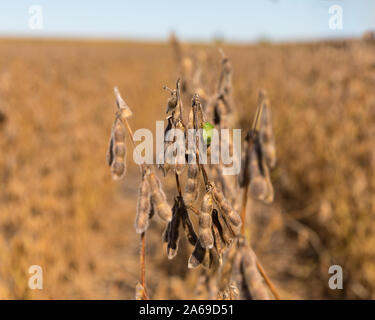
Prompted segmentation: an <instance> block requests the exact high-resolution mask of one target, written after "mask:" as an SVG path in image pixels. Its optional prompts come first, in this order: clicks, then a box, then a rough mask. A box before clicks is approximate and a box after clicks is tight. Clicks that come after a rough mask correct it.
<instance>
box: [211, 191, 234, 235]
mask: <svg viewBox="0 0 375 320" xmlns="http://www.w3.org/2000/svg"><path fill="white" fill-rule="evenodd" d="M212 190H213V195H214V199H215V202H216V204H217V206H218V208H219V210H220V211H221V213H222V215H223V217H224V218H225V219H227V220H229V221H228V222H229V223H230V224H231V225H232V226H233V227H237V228H238V227H240V226H241V217H240V215H239V214H238V213H237V212H236V211H234V209H233V207H232V205H231V204H230V203H229V201H228V200H227V199H226V198H225V197H224V194H223V192H222V191H221V190H220V189H219V188H218V187H216V186H213V188H212Z"/></svg>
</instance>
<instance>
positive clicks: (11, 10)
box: [0, 0, 375, 42]
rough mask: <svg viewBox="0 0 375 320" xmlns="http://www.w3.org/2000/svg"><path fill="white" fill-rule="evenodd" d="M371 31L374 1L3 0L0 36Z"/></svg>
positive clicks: (287, 35)
mask: <svg viewBox="0 0 375 320" xmlns="http://www.w3.org/2000/svg"><path fill="white" fill-rule="evenodd" d="M334 4H338V5H340V6H341V7H342V8H343V29H342V30H331V29H330V28H329V27H328V21H329V18H330V14H329V13H328V9H329V7H330V6H331V5H334ZM31 5H40V6H41V8H42V9H43V29H42V30H31V29H30V28H29V18H30V14H29V7H30V6H31ZM369 29H373V30H375V1H374V0H337V1H334V0H247V1H245V0H237V1H236V0H233V1H228V0H227V1H221V0H217V1H209V0H206V1H204V0H201V1H198V0H190V1H180V0H174V1H169V0H168V1H167V0H159V1H157V0H154V1H151V0H148V1H147V0H133V1H124V0H122V1H121V0H102V1H99V0H80V1H78V0H34V1H30V0H2V1H1V4H0V36H8V35H11V36H12V35H18V36H38V37H40V36H46V37H51V36H60V37H99V38H107V37H108V38H130V39H141V40H142V39H151V40H164V39H166V38H167V36H168V34H169V32H170V31H171V30H175V31H176V33H177V35H178V36H179V37H180V38H182V39H183V40H202V41H206V40H210V39H212V38H215V37H222V38H224V39H226V40H228V41H233V42H237V41H245V42H247V41H254V40H258V39H260V38H267V39H270V40H276V41H283V40H306V39H319V38H332V37H348V36H350V37H352V36H360V35H361V34H362V33H363V32H364V31H366V30H369Z"/></svg>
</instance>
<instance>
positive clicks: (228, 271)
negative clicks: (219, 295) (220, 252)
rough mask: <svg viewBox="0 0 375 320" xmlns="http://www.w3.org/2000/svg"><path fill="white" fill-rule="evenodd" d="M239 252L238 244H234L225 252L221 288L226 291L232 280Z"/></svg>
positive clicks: (220, 278)
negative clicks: (234, 263)
mask: <svg viewBox="0 0 375 320" xmlns="http://www.w3.org/2000/svg"><path fill="white" fill-rule="evenodd" d="M236 254H237V246H236V245H232V246H231V247H229V248H228V250H227V251H226V252H225V254H224V264H223V267H222V268H221V270H220V274H219V290H220V291H224V290H225V289H226V288H227V287H228V284H229V282H230V280H231V277H232V269H233V261H234V259H235V257H236Z"/></svg>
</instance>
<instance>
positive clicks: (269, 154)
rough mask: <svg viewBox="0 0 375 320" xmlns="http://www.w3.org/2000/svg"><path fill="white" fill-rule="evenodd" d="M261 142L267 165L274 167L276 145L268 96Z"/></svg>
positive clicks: (264, 105) (262, 123)
mask: <svg viewBox="0 0 375 320" xmlns="http://www.w3.org/2000/svg"><path fill="white" fill-rule="evenodd" d="M259 134H260V143H261V145H262V152H263V154H264V157H265V159H266V163H267V165H269V166H270V168H273V167H274V166H275V165H276V147H275V139H274V136H273V130H272V112H271V107H270V105H269V100H268V99H267V98H265V99H264V101H263V112H262V116H261V124H260V132H259Z"/></svg>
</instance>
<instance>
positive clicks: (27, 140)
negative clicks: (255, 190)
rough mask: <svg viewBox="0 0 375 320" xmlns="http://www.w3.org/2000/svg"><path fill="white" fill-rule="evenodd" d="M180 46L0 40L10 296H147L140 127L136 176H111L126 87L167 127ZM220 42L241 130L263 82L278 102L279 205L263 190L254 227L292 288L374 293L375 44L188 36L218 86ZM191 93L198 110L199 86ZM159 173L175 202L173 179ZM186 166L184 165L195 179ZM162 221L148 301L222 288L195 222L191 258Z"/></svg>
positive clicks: (2, 257) (136, 112) (0, 178)
mask: <svg viewBox="0 0 375 320" xmlns="http://www.w3.org/2000/svg"><path fill="white" fill-rule="evenodd" d="M174 45H175V43H174ZM174 45H173V43H170V42H165V43H157V42H155V43H141V42H122V41H99V40H98V41H94V40H90V41H89V40H87V41H86V40H85V41H83V40H75V41H73V40H55V39H50V40H47V39H46V40H36V39H35V40H30V39H1V40H0V150H1V154H0V299H134V298H135V297H136V290H135V288H136V286H137V283H138V282H139V281H140V279H139V278H140V269H141V267H140V257H139V255H140V248H141V242H140V237H139V234H137V233H136V230H135V227H134V223H135V218H136V212H137V196H138V187H139V184H140V183H141V180H142V176H141V175H140V174H139V172H140V170H139V168H138V167H137V165H136V164H135V163H134V161H133V147H132V144H131V142H130V139H129V137H127V139H126V149H127V156H126V158H127V159H126V164H127V172H126V175H125V177H124V178H123V179H120V180H113V179H112V176H111V169H110V168H109V166H108V163H107V160H106V153H107V149H108V140H109V137H110V132H111V127H112V124H113V121H114V117H115V113H116V111H117V107H116V97H115V95H114V94H113V88H114V87H115V86H117V87H118V89H119V92H121V96H122V98H123V99H124V100H125V101H126V103H127V105H128V106H129V107H130V109H131V110H132V113H133V115H132V116H131V117H129V118H127V121H128V122H129V124H130V126H131V128H132V130H133V131H136V130H137V129H139V128H148V129H150V130H151V131H152V132H153V133H155V130H156V129H155V128H156V127H155V123H156V121H157V120H159V121H160V120H164V119H165V117H166V113H165V110H166V106H167V100H168V98H170V94H169V92H168V91H166V90H163V86H168V87H169V88H172V89H173V88H175V86H176V79H177V78H178V77H181V80H182V81H185V80H186V79H185V78H184V76H185V73H182V70H181V65H180V64H179V63H178V59H177V60H176V52H175V50H176V48H174ZM219 48H221V49H222V52H224V53H225V55H226V57H227V58H228V60H229V61H230V63H231V66H232V69H233V77H232V80H233V82H232V84H231V87H232V93H233V95H232V97H233V105H234V107H233V110H232V112H231V113H232V114H231V116H232V118H231V119H232V121H233V122H232V127H233V128H240V129H242V139H244V138H245V134H246V132H247V131H248V130H249V129H251V126H252V123H253V119H254V117H255V115H256V111H257V106H258V94H259V91H260V90H264V91H266V92H267V98H268V99H269V103H270V107H271V110H272V129H273V136H274V143H275V147H276V157H277V162H276V165H275V166H274V167H273V168H270V170H269V178H270V180H271V181H272V185H273V190H274V201H273V202H272V203H266V204H265V203H264V202H262V201H258V200H256V199H254V198H252V197H251V196H249V199H248V203H247V212H246V216H247V224H246V230H244V232H245V233H244V234H245V235H246V238H247V239H248V241H249V244H250V245H251V248H252V250H253V251H254V252H255V253H256V256H257V258H258V260H259V261H260V262H261V264H262V266H263V268H264V270H265V272H266V273H267V276H268V278H269V279H271V281H272V284H273V286H274V287H275V290H276V291H277V293H278V295H279V296H280V297H281V298H282V299H319V298H320V299H375V175H374V172H375V42H374V40H371V39H357V40H340V41H325V42H312V43H288V44H271V43H266V42H265V43H259V44H252V45H227V44H225V43H211V44H190V43H182V44H181V45H180V50H181V52H180V53H181V55H182V56H183V57H189V59H190V60H184V61H185V65H184V66H185V67H186V61H190V62H192V64H193V66H196V65H199V66H200V68H201V74H200V81H201V83H203V84H204V86H205V87H207V88H208V90H209V91H210V92H214V91H215V90H216V86H217V82H218V79H219V77H220V73H221V68H222V62H221V61H222V55H221V53H220V52H221V51H220V50H219ZM187 67H189V65H188V66H187ZM262 92H263V91H262ZM197 93H199V94H201V92H197ZM203 96H204V95H201V98H202V97H203ZM182 100H183V104H184V107H185V111H187V110H188V109H189V108H190V107H191V104H192V102H191V97H189V96H188V95H187V94H184V93H182ZM193 104H194V102H193ZM186 113H187V112H186ZM186 118H187V116H186ZM155 174H156V175H157V176H158V177H159V179H160V180H161V181H162V185H163V189H164V192H165V195H166V197H167V202H168V203H169V205H170V206H171V207H172V204H173V200H174V198H175V197H176V196H177V190H176V182H175V177H174V175H173V174H169V175H167V177H165V178H164V177H163V174H162V173H161V171H160V170H155ZM188 174H189V173H188V170H187V169H186V168H185V170H184V172H182V173H181V180H182V188H183V190H185V184H186V180H187V178H186V176H187V175H188ZM242 192H243V191H242V189H241V190H240V191H238V193H236V194H235V195H232V196H233V197H234V198H236V197H238V198H242ZM213 193H214V194H215V192H213ZM207 194H208V193H207ZM156 196H157V195H154V194H153V197H154V198H155V197H156ZM202 196H203V194H202ZM199 208H200V207H199ZM202 208H203V207H202ZM190 213H191V212H190ZM191 216H192V219H193V216H194V213H193V214H191ZM194 219H195V218H194ZM194 219H193V220H194ZM197 221H198V220H196V221H195V220H194V221H193V222H194V225H196V224H197ZM164 229H165V223H164V222H163V221H162V219H160V218H159V217H158V216H157V215H155V217H153V218H152V220H151V221H150V222H149V226H148V230H147V233H146V236H145V243H146V254H145V279H144V280H145V283H146V285H147V295H148V297H149V298H151V299H202V298H203V299H206V298H217V296H216V295H215V294H214V295H213V294H212V292H211V293H210V292H209V291H210V290H208V289H210V288H211V289H212V286H210V285H208V286H207V285H206V286H204V285H203V286H202V285H200V284H202V281H203V280H202V274H203V271H202V270H204V268H203V267H202V266H199V267H197V268H193V269H191V268H188V260H189V257H190V255H191V254H192V251H193V249H194V247H192V246H191V245H190V244H189V243H188V241H187V239H186V237H185V235H184V234H183V232H182V231H181V232H180V233H181V236H180V242H179V248H178V254H177V255H176V256H175V257H174V259H172V260H170V259H168V255H167V249H166V247H167V245H166V244H165V243H163V239H162V238H163V230H164ZM196 230H198V228H196ZM203 231H204V230H202V232H203ZM199 234H200V236H201V233H199ZM202 237H203V236H202ZM202 237H201V239H203V238H202ZM207 241H208V243H207V246H208V247H209V246H210V244H209V242H210V240H207ZM189 261H190V262H191V260H189ZM32 265H39V266H41V267H42V269H43V290H31V289H30V288H29V278H30V276H31V275H30V274H29V268H30V266H32ZM332 265H339V266H341V267H342V270H343V279H344V281H343V284H344V285H343V289H342V290H331V289H330V288H329V286H328V281H329V278H330V277H331V274H330V273H329V268H330V266H332ZM245 277H246V272H245ZM207 278H208V279H209V277H207ZM209 280H212V279H209ZM207 281H208V280H207ZM263 284H264V283H263ZM201 287H204V288H203V289H202V288H201ZM266 290H268V287H266ZM268 293H270V292H268ZM270 297H271V298H273V297H274V296H272V295H270Z"/></svg>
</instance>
